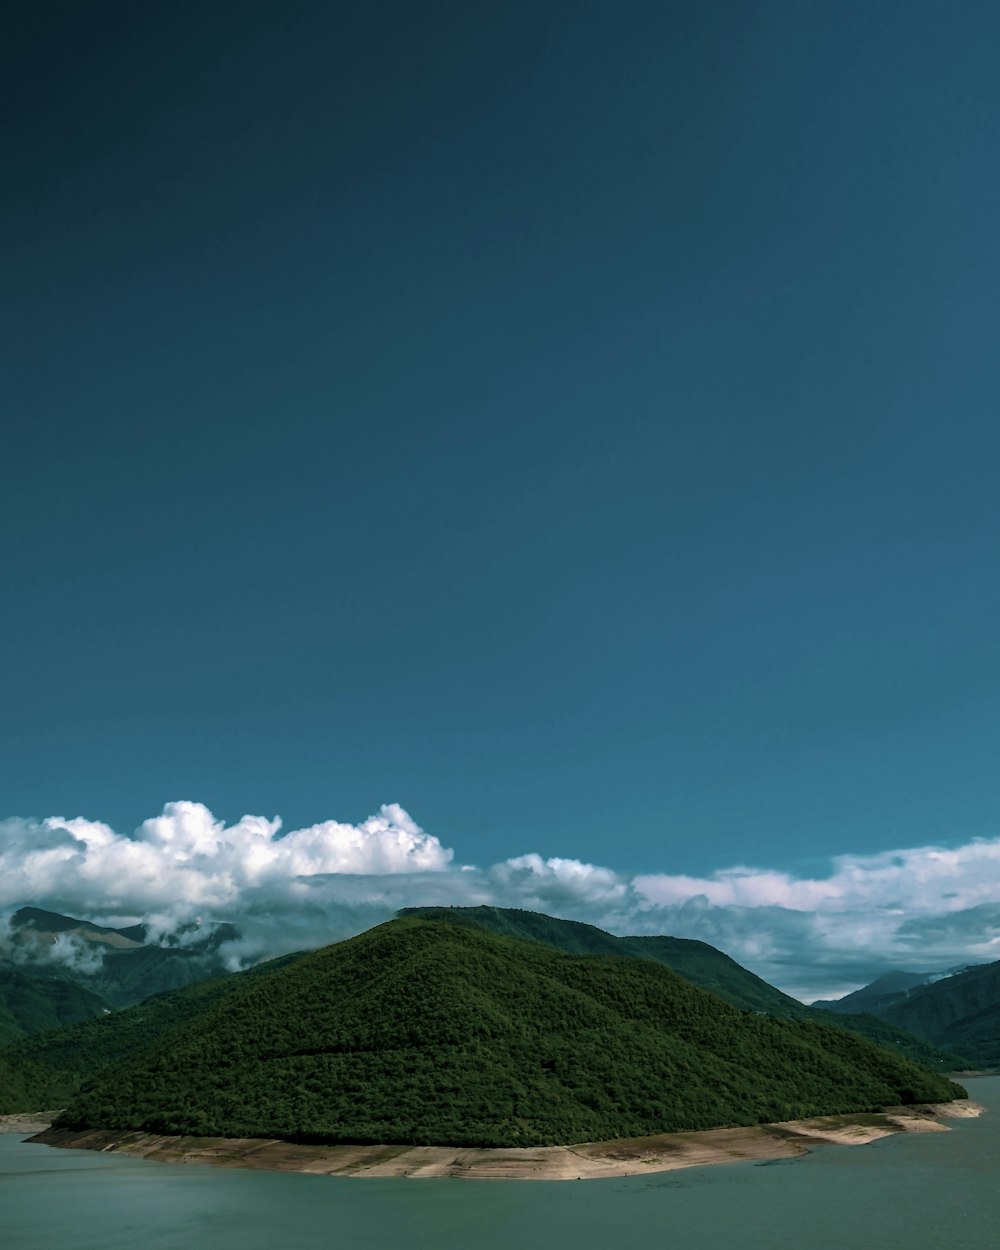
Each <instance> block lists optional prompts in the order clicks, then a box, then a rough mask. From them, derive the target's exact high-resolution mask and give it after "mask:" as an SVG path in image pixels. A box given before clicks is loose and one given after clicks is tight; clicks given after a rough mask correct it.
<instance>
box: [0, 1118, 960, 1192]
mask: <svg viewBox="0 0 1000 1250" xmlns="http://www.w3.org/2000/svg"><path fill="white" fill-rule="evenodd" d="M982 1111H983V1108H982V1107H980V1106H979V1104H978V1103H975V1102H973V1101H972V1100H971V1099H956V1100H955V1101H954V1102H947V1103H923V1104H919V1105H917V1106H914V1107H891V1108H887V1109H886V1110H885V1111H882V1112H871V1113H863V1114H857V1115H850V1114H848V1115H831V1116H815V1117H812V1118H810V1119H806V1120H789V1121H786V1122H785V1123H783V1124H756V1125H750V1126H747V1127H740V1128H717V1129H699V1130H695V1131H691V1132H682V1133H660V1134H656V1135H654V1136H650V1137H630V1138H620V1139H617V1140H614V1141H605V1142H582V1143H579V1144H576V1145H572V1146H537V1147H503V1148H499V1149H485V1148H482V1149H477V1148H470V1147H458V1146H403V1145H396V1146H391V1145H387V1146H305V1145H297V1144H295V1143H292V1142H285V1141H280V1140H278V1139H275V1138H262V1137H180V1136H165V1135H162V1134H157V1133H142V1132H121V1131H118V1130H114V1129H84V1130H74V1129H55V1128H52V1127H51V1126H47V1127H45V1128H43V1129H42V1130H41V1131H40V1132H35V1135H34V1136H32V1137H30V1138H29V1139H28V1140H29V1142H35V1143H40V1144H42V1145H47V1146H56V1147H59V1148H63V1149H76V1150H101V1151H115V1152H118V1153H121V1154H127V1155H131V1156H134V1157H137V1158H143V1159H152V1160H154V1161H156V1162H161V1163H193V1164H207V1165H211V1166H214V1167H233V1168H252V1169H264V1170H267V1171H277V1172H302V1173H308V1174H312V1175H320V1176H353V1177H366V1176H380V1177H387V1176H389V1177H412V1178H441V1177H456V1178H462V1179H466V1180H545V1181H555V1180H597V1179H605V1178H609V1177H616V1176H619V1177H620V1176H645V1175H649V1174H651V1173H654V1172H670V1171H674V1170H676V1169H679V1168H689V1167H704V1166H706V1165H709V1164H717V1163H738V1162H743V1161H766V1160H771V1159H795V1158H801V1157H802V1156H803V1155H807V1154H810V1153H811V1152H812V1151H813V1150H815V1149H817V1148H818V1147H820V1146H827V1145H841V1146H863V1145H867V1144H868V1143H869V1142H873V1141H879V1140H881V1139H882V1138H884V1137H891V1136H894V1135H895V1134H897V1133H937V1132H948V1131H949V1126H948V1125H947V1124H946V1123H944V1121H946V1120H949V1119H966V1118H969V1117H972V1116H978V1115H980V1114H982ZM41 1118H42V1117H41V1115H39V1116H34V1117H33V1116H27V1115H25V1116H4V1117H0V1132H4V1131H5V1132H33V1131H34V1130H35V1129H36V1128H38V1127H39V1123H38V1121H40V1120H41ZM15 1120H17V1121H21V1122H24V1123H25V1124H26V1125H27V1127H13V1126H10V1127H8V1123H9V1122H10V1121H15Z"/></svg>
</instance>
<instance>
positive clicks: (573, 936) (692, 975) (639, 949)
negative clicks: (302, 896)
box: [399, 907, 967, 1072]
mask: <svg viewBox="0 0 1000 1250" xmlns="http://www.w3.org/2000/svg"><path fill="white" fill-rule="evenodd" d="M399 915H400V916H415V917H419V918H421V919H423V920H440V921H445V922H447V923H449V924H456V925H463V926H465V927H469V926H472V927H475V928H479V929H485V930H486V931H487V932H489V933H497V934H500V935H502V936H505V937H516V938H524V939H528V940H530V941H534V942H544V943H545V945H547V946H552V947H555V948H556V949H557V950H562V951H567V952H569V953H570V954H575V955H624V956H630V957H633V958H638V959H649V960H652V961H653V962H655V963H660V964H664V965H665V966H666V967H668V968H672V969H673V970H674V972H677V973H679V974H680V975H681V976H682V977H684V978H685V979H686V980H688V981H691V982H692V983H693V984H694V985H697V986H700V987H701V988H702V989H704V990H710V991H711V992H712V993H713V994H718V995H719V997H720V998H724V999H725V1000H726V1001H727V1002H729V1003H732V1004H733V1005H734V1006H736V1007H743V1008H745V1009H746V1010H748V1011H762V1012H764V1013H766V1014H767V1015H769V1016H775V1017H776V1018H777V1019H781V1020H816V1021H818V1022H820V1023H824V1024H829V1023H831V1021H830V1020H829V1017H828V1015H827V1013H825V1012H823V1011H822V1009H820V1008H813V1007H807V1006H805V1004H804V1003H800V1002H799V1001H798V999H795V998H791V997H790V996H789V995H788V994H783V993H782V992H781V990H779V989H775V987H774V986H773V985H769V984H768V983H767V982H766V981H764V980H762V979H761V978H760V977H758V976H756V975H755V974H754V973H752V972H750V971H749V970H748V969H746V968H743V967H741V966H740V964H738V963H737V962H736V961H735V960H734V959H731V958H730V957H729V956H728V955H726V954H725V953H724V952H722V951H720V950H717V949H716V948H715V947H714V946H709V945H708V943H707V942H698V941H694V940H693V939H690V938H676V937H615V936H614V935H613V934H611V933H606V932H605V931H604V930H603V929H598V928H596V927H595V926H594V925H589V924H581V923H580V922H579V921H575V920H558V919H556V918H555V917H554V916H545V915H542V914H541V913H540V912H533V911H522V910H520V909H517V908H508V907H406V908H403V909H402V910H401V911H400V912H399ZM836 1023H837V1024H838V1025H839V1026H840V1027H841V1028H844V1029H849V1030H850V1031H851V1032H852V1033H857V1034H859V1035H860V1036H861V1037H866V1038H868V1040H869V1041H873V1042H877V1043H878V1044H879V1045H881V1046H888V1047H890V1048H891V1049H892V1050H894V1051H895V1052H896V1053H897V1054H900V1055H903V1056H904V1057H905V1058H907V1059H910V1060H912V1061H913V1062H914V1063H918V1064H921V1065H922V1066H923V1067H927V1068H930V1069H931V1070H932V1071H936V1072H950V1071H953V1070H954V1069H956V1068H960V1067H963V1066H967V1061H966V1060H965V1058H964V1056H963V1054H962V1053H961V1052H959V1053H957V1054H956V1053H954V1052H953V1051H952V1050H951V1049H949V1048H942V1046H941V1045H937V1044H934V1043H932V1042H930V1041H928V1040H926V1038H924V1037H923V1036H919V1037H917V1036H914V1035H913V1033H912V1032H907V1031H906V1030H905V1029H904V1028H902V1027H899V1026H897V1025H894V1024H892V1023H890V1022H888V1021H887V1020H883V1019H880V1018H878V1017H876V1016H874V1015H871V1014H867V1013H864V1012H863V1010H862V1009H861V1008H858V1010H857V1011H856V1012H854V1013H851V1014H849V1015H842V1016H840V1018H838V1019H837V1020H836Z"/></svg>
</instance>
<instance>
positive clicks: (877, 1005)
mask: <svg viewBox="0 0 1000 1250" xmlns="http://www.w3.org/2000/svg"><path fill="white" fill-rule="evenodd" d="M970 966H976V967H978V966H979V965H962V966H961V967H958V968H950V969H949V970H948V971H947V972H905V971H902V970H899V969H896V970H894V971H892V972H887V973H886V974H885V975H884V976H881V977H879V978H878V979H877V980H875V981H872V983H871V985H865V986H862V988H861V989H860V990H855V991H854V992H853V993H852V994H845V995H844V997H843V998H836V999H817V1001H816V1002H814V1003H813V1006H814V1007H821V1008H823V1009H824V1010H825V1011H835V1012H858V1011H867V1012H874V1013H875V1015H882V1013H883V1012H884V1011H886V1010H887V1009H888V1008H889V1007H893V1006H895V1004H896V1003H901V1002H902V1001H903V1000H904V999H906V998H908V997H909V996H910V995H911V994H912V993H913V991H914V990H919V989H922V988H923V987H924V986H925V985H933V984H934V982H936V981H942V980H944V979H946V978H947V977H952V976H955V975H956V974H957V973H959V972H967V971H969V969H970Z"/></svg>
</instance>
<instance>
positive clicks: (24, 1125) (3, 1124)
mask: <svg viewBox="0 0 1000 1250" xmlns="http://www.w3.org/2000/svg"><path fill="white" fill-rule="evenodd" d="M58 1114H59V1112H58V1111H19V1112H17V1113H15V1114H14V1115H0V1133H41V1132H42V1130H43V1129H47V1128H48V1127H49V1125H50V1124H51V1123H52V1121H53V1120H54V1119H55V1117H56V1116H57V1115H58Z"/></svg>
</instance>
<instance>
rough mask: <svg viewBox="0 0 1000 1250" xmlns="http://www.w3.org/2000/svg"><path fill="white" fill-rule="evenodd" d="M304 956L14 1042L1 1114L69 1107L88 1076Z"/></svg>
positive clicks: (5, 1067) (0, 1078)
mask: <svg viewBox="0 0 1000 1250" xmlns="http://www.w3.org/2000/svg"><path fill="white" fill-rule="evenodd" d="M299 958H301V955H299V954H295V955H285V956H283V957H282V958H281V959H275V960H272V961H270V962H269V963H265V964H259V965H258V966H257V967H256V968H251V969H250V970H249V971H247V972H241V973H237V974H235V975H233V976H225V977H215V978H212V979H210V980H205V981H200V982H198V983H197V984H195V985H190V986H187V987H186V988H184V989H181V990H174V991H171V992H168V993H165V994H157V995H155V996H154V997H152V998H149V999H147V1000H146V1002H144V1003H142V1004H140V1005H139V1006H136V1007H129V1008H127V1009H126V1010H124V1011H116V1012H113V1013H111V1014H109V1015H105V1014H102V1015H101V1016H99V1017H98V1018H96V1019H88V1020H85V1021H82V1022H81V1023H79V1024H75V1025H73V1026H72V1027H70V1028H62V1029H58V1030H56V1031H54V1032H50V1033H46V1034H44V1035H42V1036H40V1037H32V1038H30V1039H24V1040H22V1041H19V1042H16V1043H15V1044H14V1045H12V1046H8V1047H7V1049H6V1050H4V1051H3V1052H2V1053H0V1114H3V1113H9V1112H12V1111H34V1110H37V1109H39V1108H41V1107H59V1106H64V1105H65V1104H66V1102H67V1101H68V1100H69V1099H70V1098H71V1097H72V1096H73V1095H74V1094H75V1093H76V1091H77V1090H78V1089H79V1088H80V1086H81V1084H82V1083H83V1082H84V1081H85V1080H88V1079H90V1078H92V1077H94V1076H96V1075H97V1074H98V1073H100V1072H101V1071H102V1070H103V1069H104V1068H107V1067H109V1066H110V1065H112V1064H114V1063H117V1062H119V1061H120V1060H122V1059H124V1058H126V1057H127V1056H129V1055H132V1054H135V1053H136V1052H138V1051H141V1050H144V1049H146V1048H147V1047H149V1046H154V1045H156V1043H158V1042H160V1041H161V1040H162V1039H163V1038H166V1037H167V1036H169V1035H170V1034H171V1033H172V1032H173V1031H174V1030H175V1029H177V1028H179V1027H180V1026H181V1025H184V1024H186V1023H188V1022H189V1021H191V1020H195V1019H196V1018H198V1017H199V1016H202V1015H204V1014H205V1013H206V1012H208V1011H209V1010H210V1009H211V1008H213V1007H215V1006H216V1005H217V1004H218V1003H220V1002H221V1001H223V1000H224V999H225V998H227V997H228V996H229V995H232V994H237V993H240V992H241V991H242V990H243V989H244V988H245V987H246V986H247V984H249V983H250V982H252V981H253V980H255V979H256V978H257V977H259V976H267V975H268V974H269V973H271V972H273V971H275V970H277V969H278V968H283V967H286V966H287V965H288V964H290V963H292V962H293V961H294V960H296V959H299Z"/></svg>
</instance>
